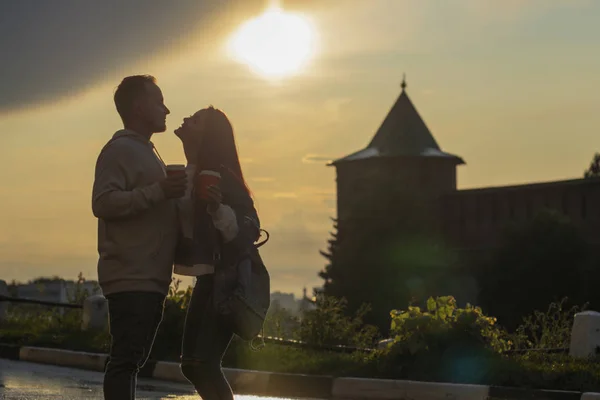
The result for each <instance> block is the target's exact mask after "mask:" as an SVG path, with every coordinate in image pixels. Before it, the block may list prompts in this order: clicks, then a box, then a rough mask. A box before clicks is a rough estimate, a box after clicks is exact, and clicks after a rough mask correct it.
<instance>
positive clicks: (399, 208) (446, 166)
mask: <svg viewBox="0 0 600 400" xmlns="http://www.w3.org/2000/svg"><path fill="white" fill-rule="evenodd" d="M401 88H402V92H401V93H400V96H399V97H398V99H397V100H396V102H395V104H394V105H393V107H392V108H391V110H390V111H389V113H388V114H387V116H386V118H385V120H384V121H383V123H382V124H381V126H380V127H379V129H378V130H377V132H376V133H375V136H374V137H373V139H372V140H371V142H370V143H369V144H368V146H367V147H366V148H364V149H362V150H360V151H357V152H355V153H353V154H350V155H348V156H346V157H343V158H340V159H338V160H335V161H333V162H332V163H331V164H330V165H333V166H335V168H336V173H337V210H338V212H337V214H338V221H337V224H338V235H339V236H340V238H341V237H344V236H351V235H352V231H353V230H354V229H365V227H369V229H370V230H374V233H375V234H377V233H385V231H386V229H388V228H390V229H391V228H393V229H397V228H398V226H386V224H390V223H392V224H394V223H396V224H397V221H406V222H407V224H408V223H409V222H408V221H409V220H410V219H415V220H413V221H412V222H413V224H411V226H410V228H409V229H411V230H412V229H415V228H416V227H418V228H419V229H420V228H422V227H426V228H427V229H434V230H438V229H440V226H438V221H439V220H440V218H439V200H440V197H441V196H443V195H444V194H448V193H450V192H453V191H455V190H456V167H457V166H458V165H461V164H464V161H463V159H462V158H461V157H458V156H456V155H453V154H449V153H446V152H444V151H442V150H441V149H440V146H439V145H438V143H437V142H436V140H435V139H434V137H433V135H432V134H431V132H430V131H429V129H428V128H427V126H426V125H425V122H423V119H422V118H421V116H420V115H419V113H418V112H417V110H416V108H415V107H414V105H413V103H412V102H411V100H410V98H409V97H408V94H407V93H406V80H405V79H404V80H403V81H402V85H401ZM390 221H392V222H390ZM393 221H396V222H393Z"/></svg>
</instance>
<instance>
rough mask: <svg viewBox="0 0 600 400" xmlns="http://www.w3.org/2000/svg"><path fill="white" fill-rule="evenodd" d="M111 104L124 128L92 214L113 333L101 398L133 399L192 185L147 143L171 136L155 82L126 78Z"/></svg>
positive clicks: (110, 148)
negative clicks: (182, 201) (181, 206)
mask: <svg viewBox="0 0 600 400" xmlns="http://www.w3.org/2000/svg"><path fill="white" fill-rule="evenodd" d="M114 101H115V105H116V108H117V111H118V113H119V115H120V116H121V119H122V120H123V125H124V129H122V130H119V131H117V132H116V133H115V134H114V136H113V137H112V139H111V140H110V141H109V142H108V143H107V144H106V145H105V146H104V148H103V149H102V151H101V152H100V155H99V156H98V160H97V163H96V172H95V180H94V187H93V195H92V209H93V212H94V215H95V216H96V217H97V218H98V253H99V261H98V281H99V283H100V287H101V288H102V292H103V294H104V295H105V296H106V298H107V299H108V308H109V322H110V333H111V349H110V358H109V363H108V365H107V367H106V372H105V375H104V398H105V399H110V400H121V399H123V400H125V399H127V400H130V399H135V386H136V378H137V374H138V372H139V369H140V368H141V367H142V366H143V365H144V363H145V362H146V360H147V359H148V356H149V354H150V351H151V349H152V344H153V342H154V338H155V336H156V332H157V330H158V326H159V324H160V322H161V320H162V316H163V309H164V301H165V298H166V295H167V293H168V290H169V285H170V283H171V276H172V267H173V257H174V251H175V247H176V243H177V236H178V223H177V201H178V200H177V199H179V198H181V197H182V196H183V195H184V194H185V193H186V182H187V181H188V179H187V178H186V176H185V174H179V175H171V176H167V175H166V173H165V165H164V163H163V162H162V160H161V159H160V156H158V153H156V152H155V149H154V145H153V144H152V142H151V141H150V139H151V137H152V135H153V134H154V133H158V132H164V131H165V130H166V117H167V115H168V114H169V113H170V111H169V109H168V108H167V107H166V106H165V104H164V100H163V96H162V93H161V90H160V88H159V87H158V86H157V85H156V80H155V79H154V78H153V77H152V76H146V75H144V76H141V75H138V76H129V77H127V78H125V79H123V81H122V82H121V84H120V85H119V87H118V88H117V90H116V92H115V95H114ZM188 172H189V168H188Z"/></svg>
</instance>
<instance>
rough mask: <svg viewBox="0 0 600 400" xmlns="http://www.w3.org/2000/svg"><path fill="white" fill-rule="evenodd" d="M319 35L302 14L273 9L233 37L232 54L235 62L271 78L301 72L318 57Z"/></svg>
mask: <svg viewBox="0 0 600 400" xmlns="http://www.w3.org/2000/svg"><path fill="white" fill-rule="evenodd" d="M314 36H315V31H314V28H313V26H312V24H311V23H310V22H309V20H308V19H307V18H306V17H304V16H302V15H299V14H292V13H288V12H285V11H283V10H282V9H280V8H278V7H271V8H269V9H267V10H266V11H265V13H264V14H262V15H260V16H258V17H256V18H254V19H251V20H250V21H248V22H246V23H244V24H243V25H242V26H241V27H240V28H239V29H238V30H237V31H236V32H235V33H234V34H233V36H232V38H231V41H230V42H229V51H230V53H231V55H232V56H233V58H234V59H236V60H238V61H240V62H242V63H244V64H247V65H248V66H249V67H250V68H252V69H253V70H254V71H255V72H257V73H259V74H261V75H263V76H266V77H268V78H283V77H287V76H291V75H293V74H296V73H298V72H300V71H301V70H302V69H303V68H304V67H305V66H306V65H307V64H308V62H309V61H310V59H311V57H312V56H313V55H314V47H315V37H314Z"/></svg>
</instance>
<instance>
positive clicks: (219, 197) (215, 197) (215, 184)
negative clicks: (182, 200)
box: [196, 170, 223, 212]
mask: <svg viewBox="0 0 600 400" xmlns="http://www.w3.org/2000/svg"><path fill="white" fill-rule="evenodd" d="M196 179H197V180H196V190H197V193H198V198H200V199H201V200H205V201H206V202H207V203H208V211H209V212H215V211H217V209H218V208H219V205H220V204H221V202H222V201H223V194H222V193H221V188H220V186H219V184H220V182H221V174H220V173H219V172H217V171H211V170H203V171H200V173H199V174H198V176H197V178H196Z"/></svg>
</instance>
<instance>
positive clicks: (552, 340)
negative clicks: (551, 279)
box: [512, 297, 587, 350]
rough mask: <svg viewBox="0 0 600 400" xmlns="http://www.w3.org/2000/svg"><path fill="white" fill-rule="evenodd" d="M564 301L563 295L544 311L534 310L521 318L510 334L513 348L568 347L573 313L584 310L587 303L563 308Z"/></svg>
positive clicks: (565, 300) (565, 299)
mask: <svg viewBox="0 0 600 400" xmlns="http://www.w3.org/2000/svg"><path fill="white" fill-rule="evenodd" d="M566 302H567V298H566V297H565V298H563V299H562V300H561V301H560V302H556V303H550V305H549V306H548V310H547V311H546V312H545V313H544V312H541V311H537V310H536V311H534V312H533V313H532V314H531V315H529V316H527V317H525V318H523V323H522V324H521V325H520V326H519V327H518V328H517V329H516V331H515V333H514V334H513V335H512V340H513V342H514V343H515V348H516V349H519V350H526V349H558V348H568V347H569V345H570V341H571V329H572V327H573V320H574V318H575V314H577V313H578V312H581V311H584V310H586V308H587V304H584V305H583V306H581V307H579V306H573V307H571V308H569V309H565V303H566Z"/></svg>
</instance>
